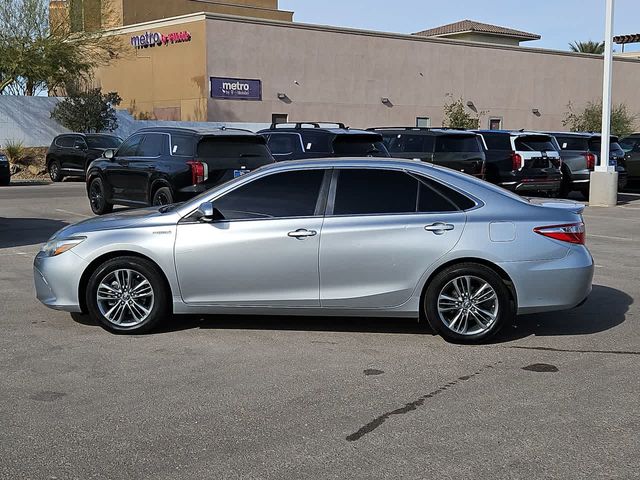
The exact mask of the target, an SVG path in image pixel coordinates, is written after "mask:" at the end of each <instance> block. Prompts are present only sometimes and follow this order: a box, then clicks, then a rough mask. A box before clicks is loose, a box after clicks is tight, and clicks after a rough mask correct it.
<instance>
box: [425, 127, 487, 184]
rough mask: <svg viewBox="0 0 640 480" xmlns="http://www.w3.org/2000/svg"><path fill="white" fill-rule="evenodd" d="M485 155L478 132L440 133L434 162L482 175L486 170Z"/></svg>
mask: <svg viewBox="0 0 640 480" xmlns="http://www.w3.org/2000/svg"><path fill="white" fill-rule="evenodd" d="M484 162H485V156H484V152H483V149H482V143H481V140H480V138H479V137H478V136H477V135H476V134H472V133H470V134H468V135H466V134H459V133H456V134H450V135H447V134H444V135H438V136H437V137H436V141H435V153H434V154H433V163H435V164H436V165H442V166H443V167H447V168H451V169H453V170H458V171H460V172H464V173H468V174H469V175H474V176H476V177H480V176H482V174H483V171H484Z"/></svg>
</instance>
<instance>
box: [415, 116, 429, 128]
mask: <svg viewBox="0 0 640 480" xmlns="http://www.w3.org/2000/svg"><path fill="white" fill-rule="evenodd" d="M430 126H431V119H430V118H429V117H417V118H416V127H423V128H428V127H430Z"/></svg>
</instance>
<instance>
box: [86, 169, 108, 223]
mask: <svg viewBox="0 0 640 480" xmlns="http://www.w3.org/2000/svg"><path fill="white" fill-rule="evenodd" d="M89 203H90V204H91V211H92V212H93V213H95V214H96V215H104V214H106V213H111V212H112V211H113V205H112V204H111V203H109V202H108V201H107V197H106V195H105V189H104V182H103V181H102V179H101V178H100V177H96V178H94V179H93V180H91V183H90V184H89Z"/></svg>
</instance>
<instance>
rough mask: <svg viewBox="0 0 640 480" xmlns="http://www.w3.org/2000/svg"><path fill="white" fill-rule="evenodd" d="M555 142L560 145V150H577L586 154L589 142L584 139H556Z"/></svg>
mask: <svg viewBox="0 0 640 480" xmlns="http://www.w3.org/2000/svg"><path fill="white" fill-rule="evenodd" d="M556 140H557V141H558V144H559V145H560V150H579V151H581V152H586V151H587V150H589V140H588V139H587V138H584V137H558V136H556Z"/></svg>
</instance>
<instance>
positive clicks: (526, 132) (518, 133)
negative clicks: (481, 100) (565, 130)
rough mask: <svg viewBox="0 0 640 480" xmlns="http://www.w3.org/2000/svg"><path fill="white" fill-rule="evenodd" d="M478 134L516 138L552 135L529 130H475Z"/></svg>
mask: <svg viewBox="0 0 640 480" xmlns="http://www.w3.org/2000/svg"><path fill="white" fill-rule="evenodd" d="M473 131H474V132H476V133H480V134H485V133H501V134H504V135H515V136H525V135H551V134H550V133H548V132H533V131H529V130H487V129H484V130H473Z"/></svg>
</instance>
